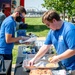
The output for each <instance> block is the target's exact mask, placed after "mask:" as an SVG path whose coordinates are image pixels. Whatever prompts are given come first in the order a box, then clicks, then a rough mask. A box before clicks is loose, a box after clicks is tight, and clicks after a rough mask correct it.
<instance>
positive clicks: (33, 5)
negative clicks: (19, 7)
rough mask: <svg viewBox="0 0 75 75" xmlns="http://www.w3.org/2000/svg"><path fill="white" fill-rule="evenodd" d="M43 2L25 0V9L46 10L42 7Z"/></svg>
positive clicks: (40, 0)
mask: <svg viewBox="0 0 75 75" xmlns="http://www.w3.org/2000/svg"><path fill="white" fill-rule="evenodd" d="M42 3H44V1H43V0H25V8H36V9H38V10H46V9H45V8H44V7H42V5H41V4H42Z"/></svg>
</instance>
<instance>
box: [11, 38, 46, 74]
mask: <svg viewBox="0 0 75 75" xmlns="http://www.w3.org/2000/svg"><path fill="white" fill-rule="evenodd" d="M37 40H45V37H38V38H37ZM15 65H16V64H12V72H11V75H14V69H15Z"/></svg>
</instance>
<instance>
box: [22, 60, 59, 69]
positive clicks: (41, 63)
mask: <svg viewBox="0 0 75 75" xmlns="http://www.w3.org/2000/svg"><path fill="white" fill-rule="evenodd" d="M47 64H51V65H52V66H51V65H49V66H47ZM58 67H59V64H58V63H50V62H49V61H47V60H40V61H38V62H37V63H36V64H34V65H33V66H29V65H28V60H24V61H23V68H28V69H37V68H39V69H43V68H48V69H56V68H58Z"/></svg>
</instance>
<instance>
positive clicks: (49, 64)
mask: <svg viewBox="0 0 75 75" xmlns="http://www.w3.org/2000/svg"><path fill="white" fill-rule="evenodd" d="M46 67H55V63H48V64H46Z"/></svg>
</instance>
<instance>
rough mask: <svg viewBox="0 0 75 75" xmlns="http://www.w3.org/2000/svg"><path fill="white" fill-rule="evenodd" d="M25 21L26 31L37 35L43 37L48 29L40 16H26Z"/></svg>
mask: <svg viewBox="0 0 75 75" xmlns="http://www.w3.org/2000/svg"><path fill="white" fill-rule="evenodd" d="M25 23H27V24H28V29H27V33H30V32H32V33H34V34H35V35H37V36H39V37H45V36H46V35H47V33H48V31H49V29H48V28H47V27H46V26H45V25H44V24H43V23H42V19H41V17H40V18H26V19H25Z"/></svg>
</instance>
